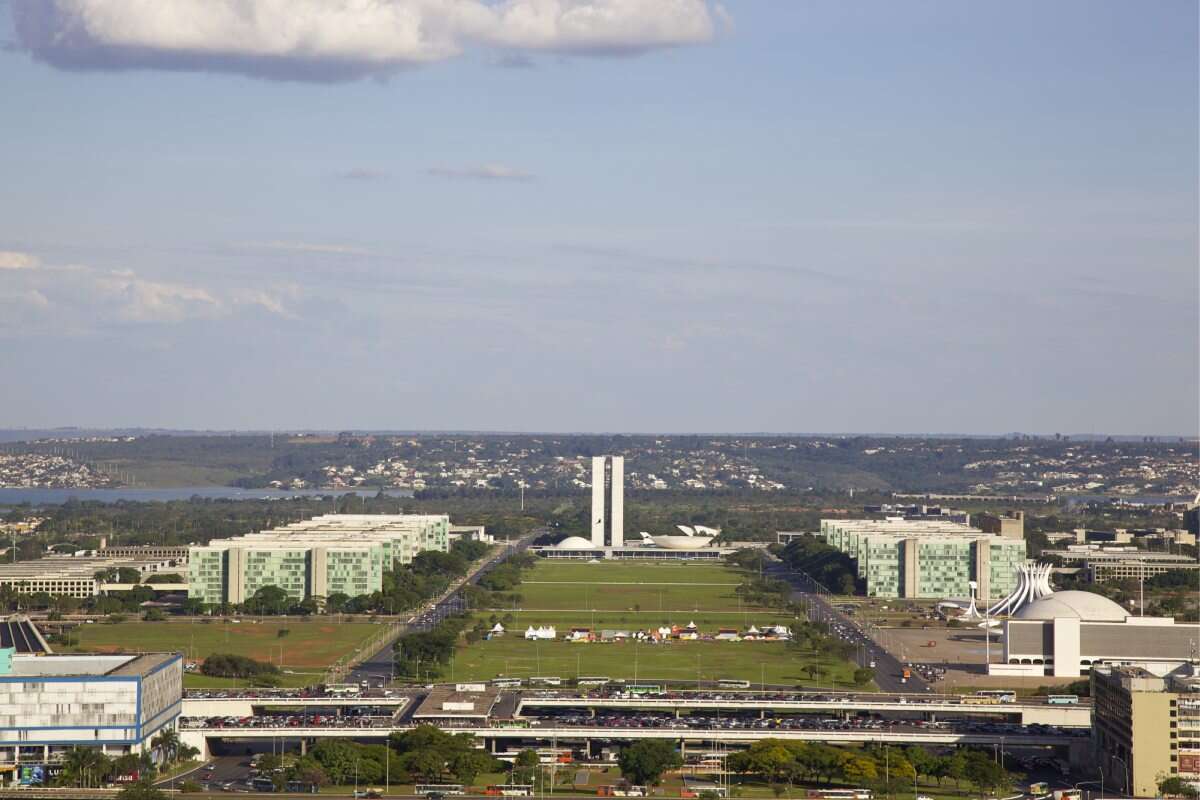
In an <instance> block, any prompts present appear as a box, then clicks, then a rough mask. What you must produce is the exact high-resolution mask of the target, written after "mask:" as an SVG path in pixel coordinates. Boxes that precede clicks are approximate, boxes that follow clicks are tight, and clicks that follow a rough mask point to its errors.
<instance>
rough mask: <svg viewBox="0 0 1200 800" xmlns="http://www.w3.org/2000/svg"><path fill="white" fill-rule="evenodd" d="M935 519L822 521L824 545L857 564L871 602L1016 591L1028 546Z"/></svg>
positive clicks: (1014, 539)
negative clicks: (884, 599) (893, 598)
mask: <svg viewBox="0 0 1200 800" xmlns="http://www.w3.org/2000/svg"><path fill="white" fill-rule="evenodd" d="M1005 530H1006V533H1003V534H1002V533H1000V532H995V533H988V532H986V531H981V530H979V529H977V528H972V527H971V526H970V525H966V524H963V523H961V522H950V521H944V520H931V519H917V520H912V519H901V518H898V517H897V518H888V519H883V520H843V519H823V520H821V533H820V536H821V538H822V539H824V540H825V542H826V543H827V544H829V545H832V546H833V547H836V548H837V549H838V550H840V551H842V552H843V553H845V554H846V555H848V556H850V557H851V558H853V559H854V561H855V564H856V566H857V569H858V577H859V578H860V579H861V580H864V581H865V582H866V585H867V595H868V596H870V597H913V598H926V599H930V600H943V599H945V598H948V597H962V598H966V597H971V596H972V594H973V592H972V587H971V583H972V582H974V583H975V584H976V586H977V587H978V594H977V596H978V597H979V599H980V600H981V601H987V600H989V599H995V598H1001V597H1004V596H1006V595H1008V594H1009V593H1010V592H1012V591H1013V590H1014V589H1015V588H1016V586H1017V568H1018V567H1019V566H1020V565H1022V564H1024V563H1025V540H1024V539H1022V538H1019V537H1013V536H1012V535H1011V534H1010V533H1009V531H1011V529H1005Z"/></svg>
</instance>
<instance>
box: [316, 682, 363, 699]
mask: <svg viewBox="0 0 1200 800" xmlns="http://www.w3.org/2000/svg"><path fill="white" fill-rule="evenodd" d="M325 694H327V695H329V696H330V697H354V696H355V695H360V694H362V687H361V686H359V685H358V684H357V683H329V684H326V685H325Z"/></svg>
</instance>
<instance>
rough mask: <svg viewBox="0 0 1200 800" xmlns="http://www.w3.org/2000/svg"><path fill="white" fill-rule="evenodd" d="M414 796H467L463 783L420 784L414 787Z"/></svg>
mask: <svg viewBox="0 0 1200 800" xmlns="http://www.w3.org/2000/svg"><path fill="white" fill-rule="evenodd" d="M413 794H420V795H425V796H427V797H428V796H429V795H431V794H441V795H450V794H466V791H465V790H464V789H463V786H462V784H461V783H418V784H417V785H416V786H414V787H413Z"/></svg>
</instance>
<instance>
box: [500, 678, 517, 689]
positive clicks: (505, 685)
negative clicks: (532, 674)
mask: <svg viewBox="0 0 1200 800" xmlns="http://www.w3.org/2000/svg"><path fill="white" fill-rule="evenodd" d="M522 683H524V681H522V680H521V679H520V678H492V686H495V687H496V688H498V689H520V688H521V684H522Z"/></svg>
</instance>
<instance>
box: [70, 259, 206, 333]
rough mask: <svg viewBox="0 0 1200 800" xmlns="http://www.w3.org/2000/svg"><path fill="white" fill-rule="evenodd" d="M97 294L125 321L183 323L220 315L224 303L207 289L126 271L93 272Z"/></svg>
mask: <svg viewBox="0 0 1200 800" xmlns="http://www.w3.org/2000/svg"><path fill="white" fill-rule="evenodd" d="M92 279H93V280H94V282H95V285H96V288H97V290H98V291H99V293H100V294H101V295H102V296H103V297H104V298H105V300H106V301H107V302H110V303H112V304H113V308H114V309H115V311H116V316H117V317H118V318H119V319H121V320H124V321H126V322H182V321H183V320H185V319H197V318H204V317H215V316H221V315H222V314H224V313H225V312H226V310H227V309H226V306H225V303H223V302H221V301H219V300H218V299H217V298H216V297H214V296H213V295H212V294H211V293H210V292H209V291H208V290H207V289H202V288H200V287H198V286H188V285H185V284H181V283H162V282H158V281H151V280H146V279H144V278H139V277H138V276H137V275H136V274H134V273H133V272H131V271H129V270H117V271H114V272H108V273H99V274H94V275H93V276H92Z"/></svg>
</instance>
